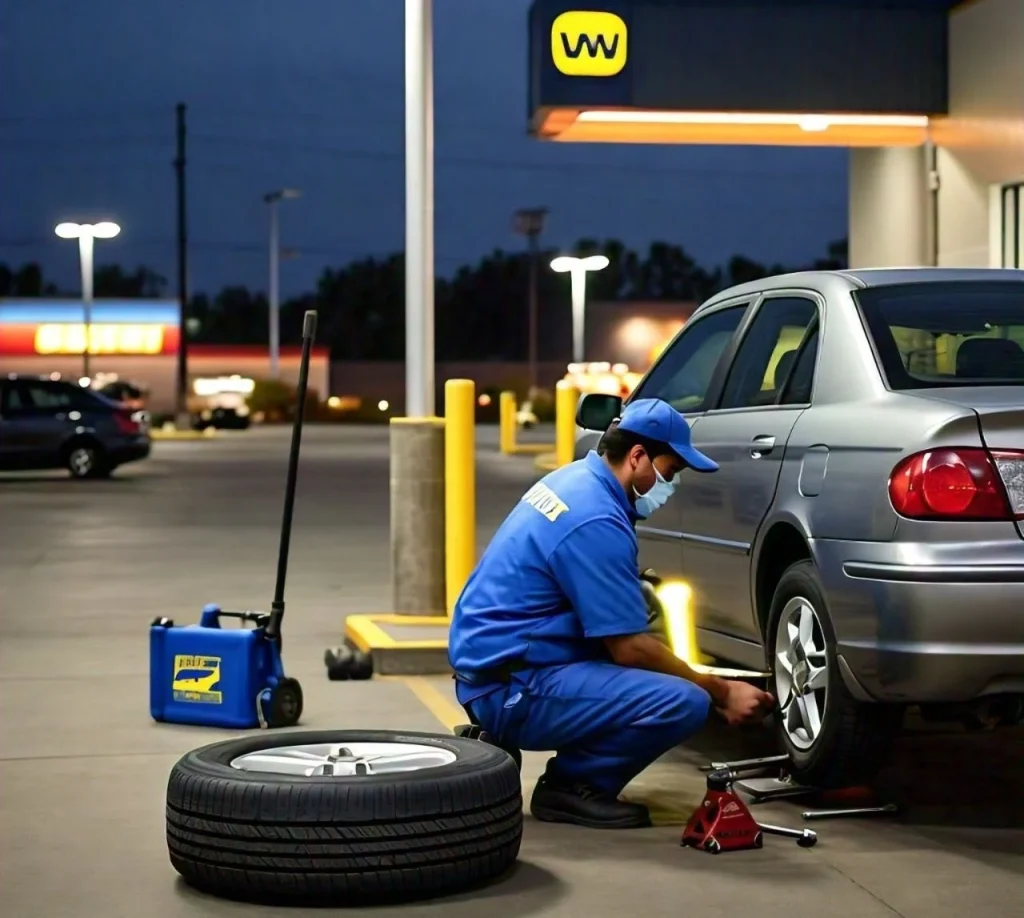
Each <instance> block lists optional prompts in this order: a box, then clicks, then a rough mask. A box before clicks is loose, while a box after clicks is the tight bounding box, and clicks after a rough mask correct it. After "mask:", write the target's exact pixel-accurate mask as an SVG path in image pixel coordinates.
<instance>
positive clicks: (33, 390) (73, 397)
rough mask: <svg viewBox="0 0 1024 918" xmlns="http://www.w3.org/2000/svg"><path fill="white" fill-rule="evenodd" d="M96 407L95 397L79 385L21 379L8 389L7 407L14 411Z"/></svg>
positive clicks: (45, 411)
mask: <svg viewBox="0 0 1024 918" xmlns="http://www.w3.org/2000/svg"><path fill="white" fill-rule="evenodd" d="M90 407H92V408H95V407H96V405H95V399H93V398H92V397H91V395H90V393H88V392H86V391H85V390H84V389H82V388H80V387H79V386H75V385H72V384H70V383H62V382H47V381H39V382H36V381H34V380H32V381H26V380H20V381H19V382H17V383H15V384H13V385H11V386H10V387H9V390H8V396H7V404H6V409H7V410H8V411H10V412H12V413H17V412H28V411H30V412H34V413H43V414H46V413H49V412H56V411H67V410H68V409H71V408H81V409H88V408H90Z"/></svg>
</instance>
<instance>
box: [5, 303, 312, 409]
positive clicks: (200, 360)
mask: <svg viewBox="0 0 1024 918" xmlns="http://www.w3.org/2000/svg"><path fill="white" fill-rule="evenodd" d="M89 339H90V347H89V354H90V370H91V373H92V375H93V376H94V377H104V378H118V379H123V380H126V381H128V382H130V383H132V384H134V385H136V386H138V387H139V388H141V389H143V390H145V391H146V393H147V400H146V401H147V407H148V408H149V410H150V411H151V412H152V413H153V414H154V415H160V414H170V413H173V411H174V407H175V406H174V398H175V378H176V373H177V353H178V341H179V329H178V304H177V302H176V301H174V300H141V299H140V300H118V299H98V300H96V301H95V302H94V303H93V307H92V321H91V323H90V326H89ZM85 341H86V330H85V325H84V323H83V315H82V304H81V301H79V300H61V299H50V298H45V297H41V298H31V299H0V373H25V374H30V375H37V376H59V377H62V378H65V379H79V378H81V375H82V353H83V351H84V349H85ZM188 358H189V360H188V363H189V392H190V395H191V396H196V395H199V396H200V397H206V396H204V395H203V393H204V392H206V391H207V390H209V389H210V386H211V384H212V383H211V381H213V380H221V379H224V378H230V377H233V376H239V377H241V378H242V379H250V380H255V379H266V378H268V376H269V375H270V357H269V354H268V352H267V348H266V347H265V346H261V345H239V346H234V345H225V346H220V345H209V344H190V345H189V349H188ZM298 369H299V348H298V347H293V348H288V347H284V348H282V349H281V362H280V372H281V379H282V380H283V381H284V382H288V383H291V384H293V385H294V384H295V383H296V382H297V380H298ZM197 385H198V389H199V392H197ZM329 385H330V360H329V356H328V351H327V349H326V348H314V349H313V357H312V360H311V362H310V381H309V386H310V388H311V389H314V390H316V391H317V393H318V395H319V396H320V397H321V398H326V397H327V396H328V394H329Z"/></svg>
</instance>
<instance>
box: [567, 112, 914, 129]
mask: <svg viewBox="0 0 1024 918" xmlns="http://www.w3.org/2000/svg"><path fill="white" fill-rule="evenodd" d="M577 120H578V121H582V122H590V123H592V124H726V125H744V124H748V125H762V126H763V125H777V126H783V127H784V126H792V127H798V128H800V129H801V130H804V131H825V130H828V129H829V128H830V127H894V128H900V127H902V128H923V127H927V126H928V116H927V115H870V114H869V115H848V114H838V113H837V114H830V113H828V112H822V113H807V112H804V113H799V112H673V111H664V112H655V111H594V110H592V111H583V112H580V113H579V115H578V116H577Z"/></svg>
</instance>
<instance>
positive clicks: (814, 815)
mask: <svg viewBox="0 0 1024 918" xmlns="http://www.w3.org/2000/svg"><path fill="white" fill-rule="evenodd" d="M898 812H899V807H897V806H896V804H895V803H887V804H886V805H885V806H857V807H850V808H849V809H844V810H807V811H806V812H804V813H802V814H801V815H802V816H803V817H804V819H834V818H836V817H839V816H868V815H873V814H881V813H898Z"/></svg>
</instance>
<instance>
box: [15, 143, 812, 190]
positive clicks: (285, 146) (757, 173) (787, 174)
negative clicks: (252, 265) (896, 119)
mask: <svg viewBox="0 0 1024 918" xmlns="http://www.w3.org/2000/svg"><path fill="white" fill-rule="evenodd" d="M190 137H191V139H192V140H194V141H195V142H196V143H197V144H204V145H209V146H211V147H216V146H221V147H224V146H228V147H232V148H240V149H244V150H246V151H247V152H259V153H272V152H278V153H293V154H296V153H297V154H314V155H323V156H331V157H334V158H339V159H347V160H352V161H356V160H359V161H364V162H369V163H379V162H382V161H387V162H395V163H400V162H402V161H403V159H404V153H402V152H401V151H399V150H373V149H365V148H357V147H349V146H337V145H333V144H322V143H321V144H316V143H313V144H310V143H303V142H297V143H296V142H290V141H273V140H262V139H256V138H251V137H246V136H243V135H225V134H204V133H193V134H191V135H190ZM157 142H158V143H160V144H161V146H169V144H168V143H167V142H166V141H165V139H164V138H153V137H127V138H123V137H106V138H98V137H94V138H88V139H85V140H84V141H83V140H77V139H76V140H67V139H63V140H60V141H58V140H54V141H40V146H39V147H34V148H23V149H22V150H19V149H17V147H15V149H14V151H13V152H31V153H34V154H38V153H40V152H42V153H47V154H52V153H61V154H70V155H74V154H75V153H76V152H77V150H78V148H79V147H80V146H81V145H82V144H83V143H109V144H111V145H117V146H118V147H121V146H124V145H126V144H130V143H136V144H140V143H157ZM15 143H16V142H15ZM11 145H12V144H11V142H10V141H6V140H2V141H0V148H4V147H9V146H11ZM122 165H123V164H122V163H111V164H110V166H109V168H111V169H120V168H122ZM161 165H163V164H161ZM194 165H195V167H196V168H197V169H207V170H210V169H230V170H231V171H232V172H237V170H238V162H237V161H235V162H233V163H232V164H231V165H227V164H221V163H211V162H208V161H207V162H204V161H203V160H202V159H197V160H195V162H194ZM104 167H105V165H101V164H96V165H94V166H90V168H94V169H97V170H98V169H101V168H104ZM435 167H436V168H448V167H459V168H471V169H500V170H503V171H508V170H514V171H519V172H530V173H552V174H554V173H558V174H566V175H571V176H576V175H579V174H581V173H582V174H591V173H614V174H616V175H618V176H621V175H623V174H624V173H628V174H629V178H630V180H631V181H633V180H636V179H637V178H644V177H648V176H650V177H655V176H666V175H671V176H677V177H688V178H728V179H729V180H730V181H733V182H745V181H749V182H758V183H761V182H763V181H764V180H765V179H770V180H773V181H795V182H801V183H803V182H806V181H807V178H808V174H809V170H808V169H807V168H806V167H802V168H799V169H785V170H783V169H775V168H772V169H768V168H763V167H762V168H750V167H744V168H742V169H740V168H731V167H709V166H662V165H655V164H652V165H647V164H638V163H636V162H632V163H594V162H589V163H587V162H566V163H537V162H524V161H521V160H513V159H503V158H498V157H489V156H475V155H474V156H467V155H463V154H446V153H444V152H436V153H435Z"/></svg>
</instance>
